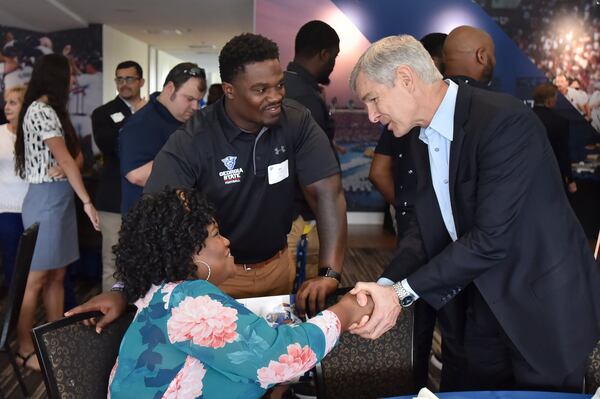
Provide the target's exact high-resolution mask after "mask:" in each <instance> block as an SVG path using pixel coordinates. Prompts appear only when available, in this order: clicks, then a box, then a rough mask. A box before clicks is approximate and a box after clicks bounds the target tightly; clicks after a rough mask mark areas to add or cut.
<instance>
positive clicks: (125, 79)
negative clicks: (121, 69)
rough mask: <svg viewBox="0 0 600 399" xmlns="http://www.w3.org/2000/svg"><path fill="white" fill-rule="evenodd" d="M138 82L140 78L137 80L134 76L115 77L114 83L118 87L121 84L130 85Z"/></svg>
mask: <svg viewBox="0 0 600 399" xmlns="http://www.w3.org/2000/svg"><path fill="white" fill-rule="evenodd" d="M138 80H140V78H138V77H136V76H125V77H121V76H117V77H116V78H115V83H116V84H118V85H120V84H123V83H127V84H131V83H133V82H137V81H138Z"/></svg>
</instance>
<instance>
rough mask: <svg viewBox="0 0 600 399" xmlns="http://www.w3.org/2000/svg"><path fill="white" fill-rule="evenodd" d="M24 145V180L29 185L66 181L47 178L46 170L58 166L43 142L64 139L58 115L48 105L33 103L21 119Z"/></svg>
mask: <svg viewBox="0 0 600 399" xmlns="http://www.w3.org/2000/svg"><path fill="white" fill-rule="evenodd" d="M23 136H24V137H23V139H24V144H25V180H27V181H28V182H29V183H47V182H53V181H60V180H66V178H54V177H50V176H48V170H49V169H50V168H51V167H53V166H56V165H58V162H57V161H56V160H55V159H54V156H53V155H52V152H50V149H49V148H48V146H47V145H46V143H44V140H47V139H50V138H53V137H64V134H63V129H62V125H61V124H60V120H59V119H58V115H57V114H56V112H55V111H54V109H52V107H51V106H49V105H48V104H44V103H42V102H39V101H34V102H32V103H31V105H30V106H29V107H28V108H27V112H25V118H24V119H23Z"/></svg>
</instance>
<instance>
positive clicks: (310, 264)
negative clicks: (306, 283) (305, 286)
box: [287, 216, 319, 280]
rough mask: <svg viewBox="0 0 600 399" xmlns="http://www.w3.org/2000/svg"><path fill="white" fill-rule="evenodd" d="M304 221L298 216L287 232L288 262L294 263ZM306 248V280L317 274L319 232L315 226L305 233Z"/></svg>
mask: <svg viewBox="0 0 600 399" xmlns="http://www.w3.org/2000/svg"><path fill="white" fill-rule="evenodd" d="M306 224H307V223H306V221H305V220H304V219H303V218H302V216H298V217H297V218H296V220H294V223H292V228H291V230H290V232H289V233H288V236H287V240H288V248H289V253H290V262H292V264H294V265H295V264H296V247H297V246H298V242H300V237H301V236H302V232H303V231H304V226H305V225H306ZM306 238H307V240H308V250H307V251H306V280H308V279H310V278H315V277H317V275H318V274H319V233H318V232H317V226H316V225H315V226H313V227H312V229H311V230H310V232H309V233H308V235H307V237H306Z"/></svg>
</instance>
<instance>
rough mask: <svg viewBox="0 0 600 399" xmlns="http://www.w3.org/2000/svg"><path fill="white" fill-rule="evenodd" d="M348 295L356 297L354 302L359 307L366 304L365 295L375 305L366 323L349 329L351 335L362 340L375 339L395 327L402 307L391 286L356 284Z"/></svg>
mask: <svg viewBox="0 0 600 399" xmlns="http://www.w3.org/2000/svg"><path fill="white" fill-rule="evenodd" d="M350 293H351V294H353V295H356V300H357V301H358V303H359V304H360V305H362V304H366V302H367V300H366V296H367V295H368V296H370V297H371V298H372V299H373V302H374V303H375V306H374V309H373V314H371V317H370V318H369V320H368V321H367V323H361V324H360V325H359V326H352V327H351V328H350V332H351V333H352V334H357V335H360V336H361V337H363V338H370V339H377V338H379V337H381V336H382V335H383V334H384V333H385V332H386V331H388V330H389V329H391V328H392V327H394V326H395V325H396V320H397V319H398V316H399V315H400V312H401V310H402V307H401V306H400V302H399V300H398V296H397V295H396V292H395V291H394V289H393V288H392V287H391V286H383V285H379V284H377V283H356V285H355V286H354V288H353V289H352V291H350Z"/></svg>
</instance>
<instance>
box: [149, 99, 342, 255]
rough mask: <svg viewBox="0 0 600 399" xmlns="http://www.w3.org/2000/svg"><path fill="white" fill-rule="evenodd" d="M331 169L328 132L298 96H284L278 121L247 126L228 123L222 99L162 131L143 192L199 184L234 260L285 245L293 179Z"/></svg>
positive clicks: (311, 178) (309, 178) (305, 181)
mask: <svg viewBox="0 0 600 399" xmlns="http://www.w3.org/2000/svg"><path fill="white" fill-rule="evenodd" d="M336 173H339V167H338V163H337V161H336V159H335V156H334V155H333V153H332V151H331V147H330V146H329V142H328V140H327V136H325V135H324V134H323V132H322V131H321V129H320V128H319V126H318V125H317V124H316V122H315V121H314V120H313V118H311V117H310V113H309V112H308V111H307V110H306V108H304V107H303V106H301V105H300V104H298V103H297V102H295V101H293V100H288V99H285V100H284V101H283V105H282V111H281V117H280V119H279V121H278V123H277V124H276V125H274V126H271V127H269V128H263V129H262V130H261V131H260V132H259V133H258V134H252V133H246V132H243V131H241V130H240V129H239V128H238V127H236V126H235V125H234V124H233V122H232V121H231V119H230V118H229V117H228V116H227V114H226V112H225V102H224V100H223V99H221V100H220V101H217V102H216V103H215V104H213V105H211V106H208V107H207V108H204V109H203V110H201V111H199V112H198V113H196V115H195V116H194V117H192V119H190V120H189V121H188V122H187V123H186V124H185V125H184V126H183V127H182V128H181V129H179V130H177V132H175V133H174V134H173V135H172V136H171V137H170V138H169V140H168V141H167V143H166V144H165V146H164V147H163V148H162V150H161V151H160V152H159V153H158V155H157V156H156V158H155V160H154V164H153V167H152V174H151V175H150V178H149V179H148V182H147V183H146V187H145V192H153V191H158V190H162V189H163V188H164V187H166V186H169V187H171V188H178V187H196V188H198V189H200V190H202V191H203V192H204V193H205V194H206V195H207V197H208V199H209V201H210V202H211V203H212V204H213V205H214V206H215V207H216V208H217V215H216V216H217V220H218V222H219V226H220V230H221V233H222V234H223V235H224V236H226V237H228V238H229V240H230V241H231V253H232V255H233V256H234V257H235V260H236V263H256V262H260V261H263V260H266V259H268V258H270V257H272V256H273V255H274V254H275V253H277V251H278V250H280V249H281V248H283V247H284V246H285V245H286V242H287V237H286V235H287V233H288V232H289V230H290V228H291V224H292V217H293V198H294V188H295V184H296V181H299V182H300V184H302V185H304V186H306V185H309V184H311V183H314V182H316V181H318V180H321V179H324V178H326V177H329V176H332V175H334V174H336Z"/></svg>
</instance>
